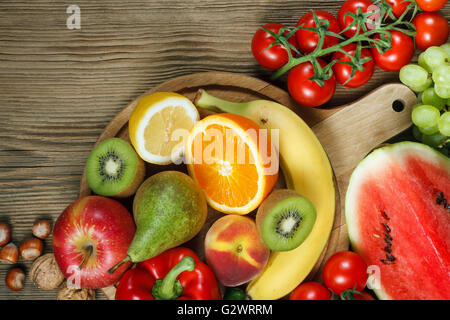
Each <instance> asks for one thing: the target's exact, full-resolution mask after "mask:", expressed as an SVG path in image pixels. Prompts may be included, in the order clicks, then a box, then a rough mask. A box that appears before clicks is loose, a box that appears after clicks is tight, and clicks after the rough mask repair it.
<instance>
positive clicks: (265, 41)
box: [252, 23, 297, 70]
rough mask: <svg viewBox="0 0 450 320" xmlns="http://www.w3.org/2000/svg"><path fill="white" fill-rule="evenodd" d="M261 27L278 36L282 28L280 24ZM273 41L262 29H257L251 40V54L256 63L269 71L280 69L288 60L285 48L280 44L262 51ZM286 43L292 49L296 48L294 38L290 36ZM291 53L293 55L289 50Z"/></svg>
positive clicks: (292, 51)
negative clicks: (292, 47) (290, 45)
mask: <svg viewBox="0 0 450 320" xmlns="http://www.w3.org/2000/svg"><path fill="white" fill-rule="evenodd" d="M263 27H264V28H266V29H267V30H270V31H273V32H274V33H275V34H278V33H279V31H280V29H281V28H283V27H284V26H283V25H282V24H281V23H268V24H266V25H264V26H263ZM287 33H288V31H285V32H284V34H287ZM274 41H275V38H274V37H273V36H272V35H270V34H269V33H267V32H266V31H264V30H262V29H258V30H257V31H256V32H255V34H254V35H253V39H252V52H253V56H254V57H255V59H256V61H258V63H259V64H260V65H261V66H263V67H265V68H267V69H271V70H276V69H279V68H281V67H282V66H284V65H285V64H286V63H287V62H288V60H289V57H288V52H287V50H286V48H285V47H284V46H282V45H280V44H277V45H274V46H272V47H271V48H269V49H267V50H264V49H266V48H267V47H268V46H269V45H270V44H271V43H273V42H274ZM288 42H289V43H290V44H292V45H293V46H294V47H297V41H296V40H295V37H294V36H291V37H290V38H289V40H288ZM291 53H292V54H294V50H292V49H291Z"/></svg>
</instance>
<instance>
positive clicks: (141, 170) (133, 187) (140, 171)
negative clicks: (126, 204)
mask: <svg viewBox="0 0 450 320" xmlns="http://www.w3.org/2000/svg"><path fill="white" fill-rule="evenodd" d="M136 157H137V158H138V165H137V167H136V174H135V175H134V179H133V181H131V183H130V184H129V185H128V187H127V188H126V189H125V190H123V191H122V192H119V193H118V194H115V195H114V196H113V197H116V198H127V197H129V196H131V195H133V194H135V193H136V191H137V189H138V188H139V186H140V185H141V184H142V182H143V181H144V178H145V162H144V160H142V159H141V157H139V156H138V154H137V153H136Z"/></svg>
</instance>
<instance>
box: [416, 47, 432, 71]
mask: <svg viewBox="0 0 450 320" xmlns="http://www.w3.org/2000/svg"><path fill="white" fill-rule="evenodd" d="M424 53H425V52H422V53H421V54H419V61H418V63H419V66H421V67H422V68H424V69H425V70H427V71H428V72H429V73H431V68H430V66H429V65H427V64H426V63H425V61H424V60H423V55H424Z"/></svg>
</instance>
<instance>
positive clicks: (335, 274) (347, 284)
mask: <svg viewBox="0 0 450 320" xmlns="http://www.w3.org/2000/svg"><path fill="white" fill-rule="evenodd" d="M367 278H368V274H367V264H366V263H365V262H364V260H363V259H362V258H361V257H360V256H359V255H357V254H356V253H354V252H351V251H340V252H337V253H335V254H334V255H332V256H331V257H330V258H329V259H328V260H327V262H326V263H325V265H324V267H323V282H324V283H325V285H326V286H327V287H328V289H330V290H332V291H333V292H334V293H336V294H341V293H342V292H343V291H344V290H349V289H353V288H355V290H356V291H359V292H361V291H362V290H363V289H364V287H365V286H366V282H367Z"/></svg>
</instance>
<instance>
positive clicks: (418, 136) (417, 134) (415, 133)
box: [412, 126, 423, 142]
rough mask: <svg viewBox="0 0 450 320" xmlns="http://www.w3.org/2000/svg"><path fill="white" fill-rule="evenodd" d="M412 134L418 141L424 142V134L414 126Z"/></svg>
mask: <svg viewBox="0 0 450 320" xmlns="http://www.w3.org/2000/svg"><path fill="white" fill-rule="evenodd" d="M412 134H413V136H414V138H415V139H416V140H417V141H420V142H422V137H423V133H422V132H420V130H419V127H417V126H413V129H412Z"/></svg>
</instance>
